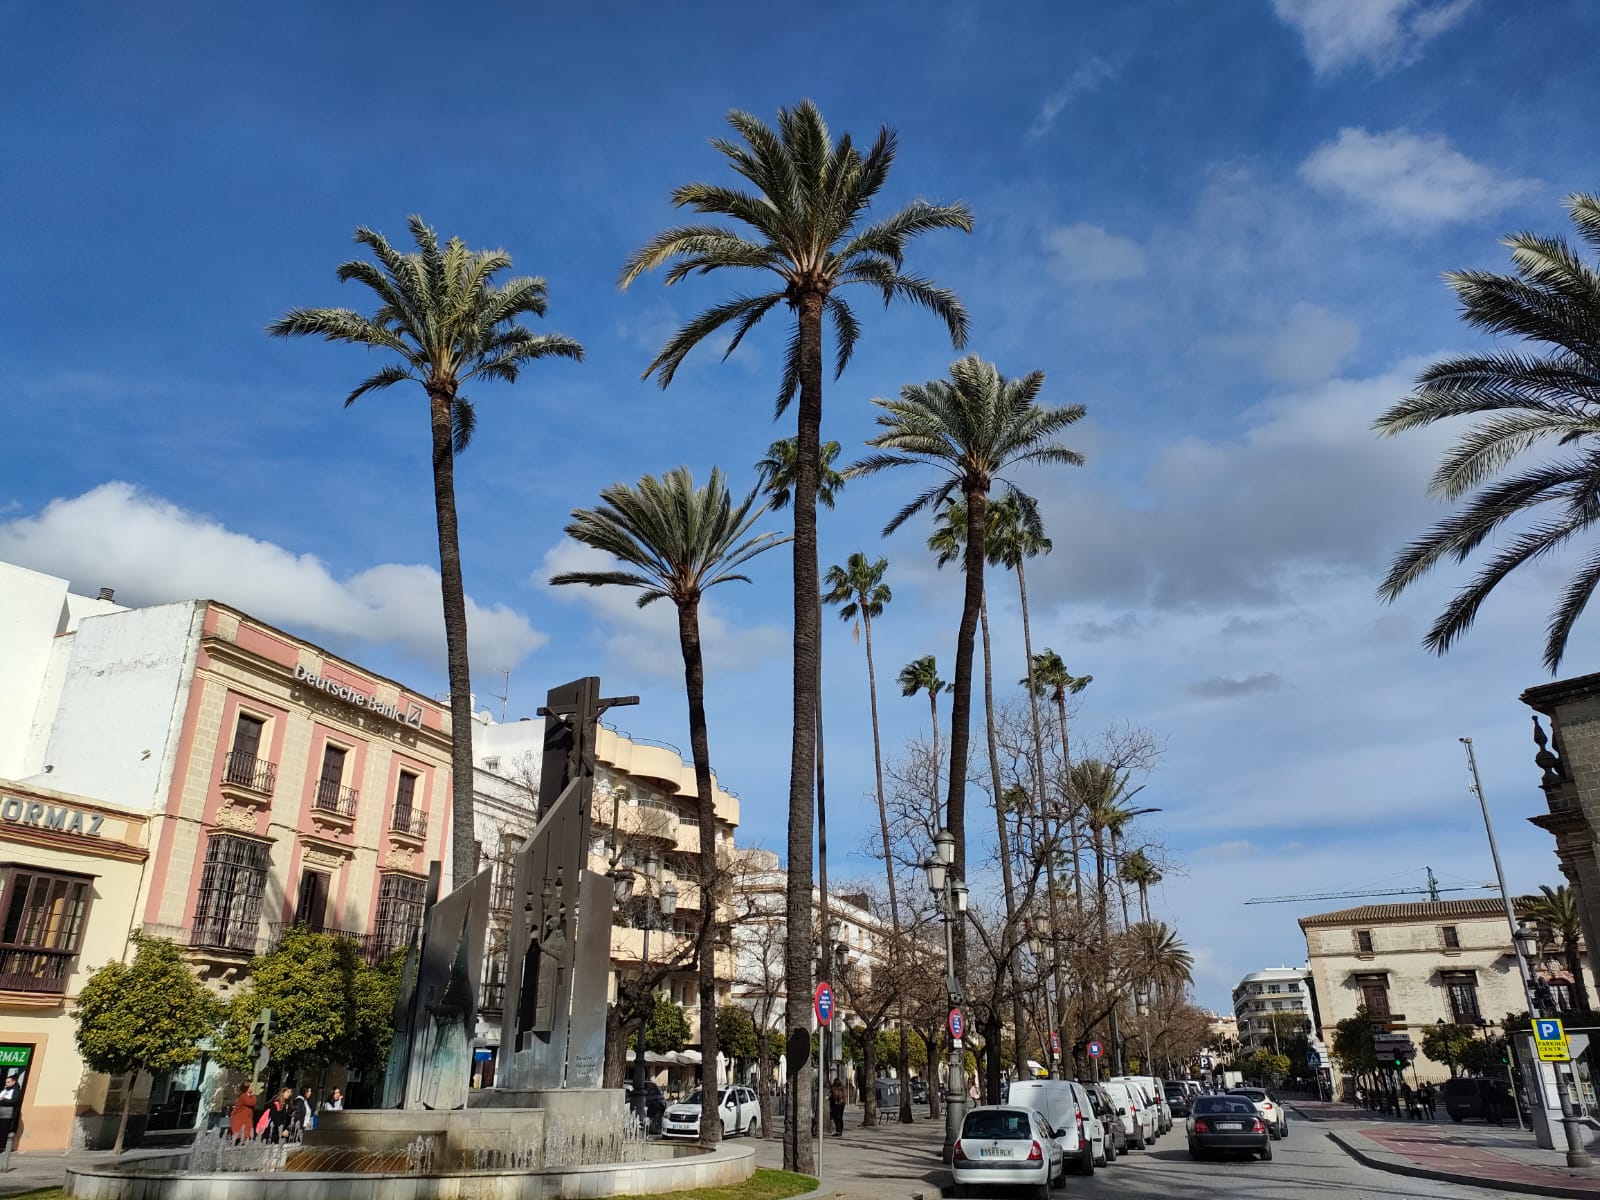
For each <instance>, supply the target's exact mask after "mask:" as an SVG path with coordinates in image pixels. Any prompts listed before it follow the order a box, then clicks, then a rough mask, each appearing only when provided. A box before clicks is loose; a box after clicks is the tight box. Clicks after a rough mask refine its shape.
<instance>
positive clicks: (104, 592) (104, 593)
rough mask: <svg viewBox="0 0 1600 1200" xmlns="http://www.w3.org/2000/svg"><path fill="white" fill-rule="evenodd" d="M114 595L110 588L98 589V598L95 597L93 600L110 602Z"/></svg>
mask: <svg viewBox="0 0 1600 1200" xmlns="http://www.w3.org/2000/svg"><path fill="white" fill-rule="evenodd" d="M116 594H117V593H116V592H115V591H113V590H112V589H111V588H101V589H100V594H99V595H98V596H96V597H95V599H96V600H110V599H111V598H112V597H113V596H115V595H116Z"/></svg>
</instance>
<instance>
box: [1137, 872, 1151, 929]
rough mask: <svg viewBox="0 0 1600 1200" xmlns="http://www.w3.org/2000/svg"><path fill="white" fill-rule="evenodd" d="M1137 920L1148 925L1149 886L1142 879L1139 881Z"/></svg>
mask: <svg viewBox="0 0 1600 1200" xmlns="http://www.w3.org/2000/svg"><path fill="white" fill-rule="evenodd" d="M1139 919H1140V920H1141V921H1143V922H1144V923H1145V924H1146V925H1148V924H1150V885H1149V884H1148V883H1147V882H1145V881H1144V880H1143V879H1141V880H1139Z"/></svg>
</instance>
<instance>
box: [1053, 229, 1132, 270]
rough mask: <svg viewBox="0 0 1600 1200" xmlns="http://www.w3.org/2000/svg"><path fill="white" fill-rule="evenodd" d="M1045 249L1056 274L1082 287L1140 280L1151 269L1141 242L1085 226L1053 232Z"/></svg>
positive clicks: (1054, 230)
mask: <svg viewBox="0 0 1600 1200" xmlns="http://www.w3.org/2000/svg"><path fill="white" fill-rule="evenodd" d="M1044 248H1045V250H1046V252H1047V253H1048V254H1049V255H1050V261H1051V265H1052V266H1053V267H1054V268H1055V270H1056V273H1057V274H1059V275H1060V276H1062V278H1064V279H1068V280H1072V281H1074V282H1078V283H1107V282H1110V281H1112V280H1117V279H1137V278H1138V277H1139V276H1141V275H1143V274H1144V273H1145V271H1146V270H1147V269H1148V268H1149V262H1148V260H1147V259H1146V257H1145V252H1144V250H1143V249H1142V248H1141V247H1140V245H1139V243H1138V242H1135V241H1133V240H1132V239H1131V238H1125V237H1122V236H1120V235H1118V234H1115V233H1111V232H1109V231H1108V230H1105V229H1102V228H1101V227H1100V226H1098V225H1089V224H1086V223H1083V222H1079V223H1078V224H1076V225H1063V226H1061V227H1059V228H1056V229H1052V230H1050V231H1049V232H1048V233H1046V234H1045V235H1044Z"/></svg>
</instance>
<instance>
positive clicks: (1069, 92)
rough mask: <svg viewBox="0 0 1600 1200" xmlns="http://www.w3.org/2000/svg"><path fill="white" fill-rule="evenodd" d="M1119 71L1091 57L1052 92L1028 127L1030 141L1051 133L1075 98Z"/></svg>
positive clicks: (1113, 76)
mask: <svg viewBox="0 0 1600 1200" xmlns="http://www.w3.org/2000/svg"><path fill="white" fill-rule="evenodd" d="M1116 74H1117V69H1116V68H1115V67H1113V66H1112V65H1111V64H1110V63H1108V62H1106V61H1105V59H1103V58H1098V57H1091V58H1089V60H1088V61H1087V62H1085V63H1084V64H1083V65H1082V66H1081V67H1079V68H1078V69H1077V70H1076V71H1074V72H1073V73H1072V75H1071V76H1070V77H1069V78H1068V79H1067V82H1066V83H1065V84H1063V85H1062V86H1061V87H1060V88H1059V89H1057V90H1056V91H1054V92H1052V93H1051V94H1050V96H1049V98H1048V99H1046V100H1045V102H1044V104H1043V105H1042V106H1041V107H1040V109H1039V115H1038V116H1036V117H1034V119H1033V124H1032V125H1030V126H1029V127H1028V140H1029V141H1034V140H1035V139H1037V138H1041V137H1043V136H1044V135H1045V134H1047V133H1049V132H1050V127H1051V126H1052V125H1054V124H1055V123H1056V118H1057V117H1059V116H1060V115H1061V110H1062V109H1064V108H1066V107H1067V105H1069V104H1071V103H1072V101H1073V100H1074V98H1076V97H1078V96H1081V95H1082V94H1083V93H1085V92H1092V91H1094V90H1095V88H1097V87H1099V86H1100V85H1101V84H1102V83H1106V82H1107V81H1109V80H1111V79H1114V78H1115V77H1116Z"/></svg>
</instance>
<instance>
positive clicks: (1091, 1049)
mask: <svg viewBox="0 0 1600 1200" xmlns="http://www.w3.org/2000/svg"><path fill="white" fill-rule="evenodd" d="M1084 1050H1086V1051H1087V1052H1088V1054H1089V1057H1090V1058H1099V1057H1100V1056H1101V1055H1102V1054H1104V1053H1105V1052H1106V1044H1105V1043H1104V1042H1102V1041H1101V1040H1100V1039H1099V1038H1090V1039H1089V1042H1088V1044H1087V1045H1086V1046H1084Z"/></svg>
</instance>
